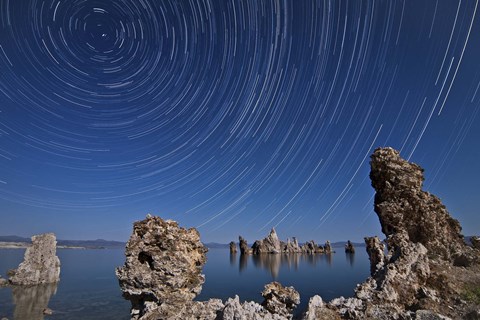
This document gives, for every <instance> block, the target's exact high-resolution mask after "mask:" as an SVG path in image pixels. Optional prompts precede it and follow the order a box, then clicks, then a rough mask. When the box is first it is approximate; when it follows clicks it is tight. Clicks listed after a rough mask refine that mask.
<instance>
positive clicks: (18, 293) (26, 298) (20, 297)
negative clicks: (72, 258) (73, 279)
mask: <svg viewBox="0 0 480 320" xmlns="http://www.w3.org/2000/svg"><path fill="white" fill-rule="evenodd" d="M56 292H57V284H56V283H53V284H44V285H38V286H32V287H22V286H13V287H12V294H13V303H14V304H15V310H14V311H13V318H14V319H29V320H43V310H44V309H45V308H47V307H48V303H49V301H50V298H51V296H52V295H54V294H55V293H56Z"/></svg>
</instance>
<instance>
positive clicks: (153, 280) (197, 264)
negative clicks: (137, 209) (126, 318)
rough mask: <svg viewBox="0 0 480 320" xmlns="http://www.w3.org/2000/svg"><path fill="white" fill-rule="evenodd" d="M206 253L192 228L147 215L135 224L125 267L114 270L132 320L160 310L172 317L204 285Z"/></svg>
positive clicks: (197, 234)
mask: <svg viewBox="0 0 480 320" xmlns="http://www.w3.org/2000/svg"><path fill="white" fill-rule="evenodd" d="M206 252H207V248H206V247H205V246H204V245H203V244H202V243H201V242H200V235H199V233H198V231H197V230H196V229H194V228H191V229H188V230H187V229H184V228H181V227H179V226H178V224H177V223H176V222H175V221H171V220H166V221H165V220H162V219H161V218H159V217H152V216H150V215H148V216H147V218H146V219H145V220H142V221H138V222H135V223H134V225H133V233H132V235H131V237H130V240H129V241H128V243H127V246H126V251H125V255H126V261H125V265H124V266H123V267H121V268H118V269H117V270H116V274H117V277H118V280H119V283H120V287H121V289H122V291H123V296H124V297H125V298H126V299H128V300H130V301H131V303H132V319H138V318H140V317H142V316H143V315H145V314H147V313H148V312H150V311H152V310H154V309H157V308H159V307H160V306H162V308H163V309H164V311H165V312H166V313H167V314H168V313H169V311H168V309H172V310H174V311H172V312H173V313H175V312H176V311H175V310H177V309H178V308H180V307H181V306H185V305H186V304H187V303H189V302H191V301H192V300H193V299H194V298H195V296H196V295H198V294H199V293H200V291H201V289H202V284H203V282H204V281H205V278H204V276H203V275H202V274H201V272H202V267H203V265H204V263H205V261H206Z"/></svg>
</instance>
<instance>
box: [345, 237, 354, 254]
mask: <svg viewBox="0 0 480 320" xmlns="http://www.w3.org/2000/svg"><path fill="white" fill-rule="evenodd" d="M345 252H346V253H355V247H354V246H353V243H352V242H350V240H348V241H347V244H345Z"/></svg>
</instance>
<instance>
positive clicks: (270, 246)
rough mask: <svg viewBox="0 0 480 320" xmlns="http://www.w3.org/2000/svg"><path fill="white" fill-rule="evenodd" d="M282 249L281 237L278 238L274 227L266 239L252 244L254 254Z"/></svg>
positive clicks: (276, 251)
mask: <svg viewBox="0 0 480 320" xmlns="http://www.w3.org/2000/svg"><path fill="white" fill-rule="evenodd" d="M281 251H282V249H281V245H280V239H278V235H277V232H276V231H275V228H272V230H271V231H270V233H269V234H268V236H267V237H266V238H265V239H263V240H257V241H255V243H254V244H253V246H252V252H253V254H261V253H280V252H281Z"/></svg>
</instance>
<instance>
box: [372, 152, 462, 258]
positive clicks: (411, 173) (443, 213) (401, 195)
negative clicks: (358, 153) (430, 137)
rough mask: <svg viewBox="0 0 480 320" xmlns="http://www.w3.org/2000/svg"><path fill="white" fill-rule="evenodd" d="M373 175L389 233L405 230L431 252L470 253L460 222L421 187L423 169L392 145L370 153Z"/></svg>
mask: <svg viewBox="0 0 480 320" xmlns="http://www.w3.org/2000/svg"><path fill="white" fill-rule="evenodd" d="M370 165H371V171H370V179H371V180H372V186H373V188H375V191H376V194H375V212H376V213H377V215H378V217H379V219H380V224H381V226H382V232H383V233H384V234H385V235H386V236H387V237H388V236H390V235H393V234H395V233H397V232H400V231H404V232H406V233H407V235H408V240H409V241H411V242H415V243H421V244H422V245H424V246H425V248H427V250H428V251H429V255H430V256H437V255H438V256H440V257H441V258H443V259H446V260H452V261H453V260H455V259H457V258H459V257H461V256H465V255H468V254H469V253H468V252H467V250H468V249H466V248H467V246H466V245H465V242H464V240H463V236H462V234H461V229H462V228H461V227H460V223H459V222H458V221H457V220H455V219H453V218H452V217H451V216H450V214H449V213H448V211H447V209H446V208H445V206H444V205H443V204H442V203H441V201H440V199H439V198H437V197H436V196H434V195H432V194H430V193H428V192H425V191H423V190H422V185H423V181H424V177H423V169H422V168H421V167H420V166H418V165H417V164H415V163H410V162H408V161H406V160H404V159H402V158H401V157H400V154H399V152H398V151H396V150H394V149H392V148H383V149H377V150H375V152H374V153H373V155H372V157H371V162H370Z"/></svg>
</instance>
